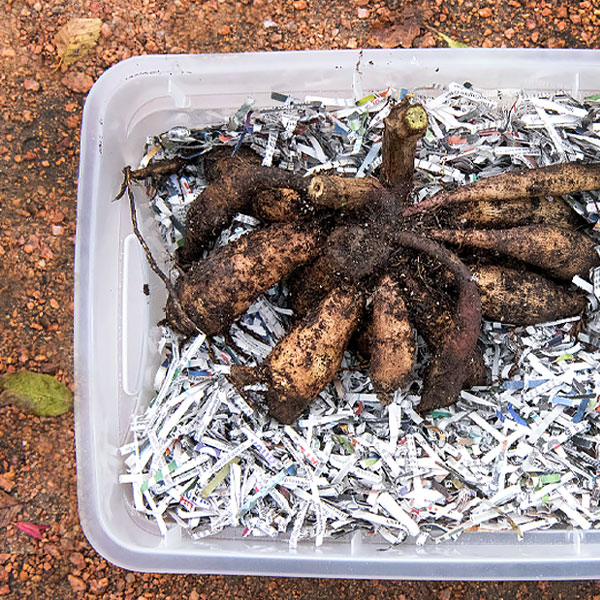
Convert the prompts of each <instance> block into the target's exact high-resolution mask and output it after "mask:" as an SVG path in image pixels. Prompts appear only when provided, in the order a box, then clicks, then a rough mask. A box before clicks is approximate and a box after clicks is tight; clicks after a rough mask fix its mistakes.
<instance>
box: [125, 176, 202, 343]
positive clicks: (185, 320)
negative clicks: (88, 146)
mask: <svg viewBox="0 0 600 600" xmlns="http://www.w3.org/2000/svg"><path fill="white" fill-rule="evenodd" d="M125 192H127V198H128V199H129V209H130V212H131V224H132V226H133V233H134V234H135V237H136V238H137V240H138V242H139V243H140V245H141V246H142V249H143V250H144V254H145V255H146V260H147V261H148V264H149V265H150V268H151V269H152V270H153V271H154V272H155V273H156V274H157V275H158V276H159V277H160V279H161V280H162V282H163V283H164V284H165V287H166V288H167V291H168V292H169V296H170V297H171V301H172V303H173V306H174V307H175V312H176V313H177V317H178V318H179V319H181V322H182V325H183V326H184V327H185V328H186V330H190V331H195V332H197V333H202V332H201V330H200V329H199V328H198V326H197V325H196V324H195V323H194V322H193V321H192V320H191V319H190V318H189V317H188V315H187V314H186V312H185V311H184V310H183V308H182V306H181V304H180V303H179V298H178V295H177V292H176V290H175V287H174V286H173V284H172V283H171V280H170V279H169V278H168V277H167V275H165V274H164V273H163V272H162V270H161V268H160V267H159V266H158V263H157V262H156V260H155V259H154V256H152V252H151V251H150V248H149V247H148V244H147V243H146V240H145V239H144V237H143V236H142V234H141V232H140V230H139V227H138V221H137V213H136V210H135V198H134V195H133V190H132V189H131V168H130V167H125V168H124V169H123V182H122V184H121V189H120V190H119V194H118V195H117V196H116V198H115V200H118V199H120V198H122V197H123V195H124V193H125Z"/></svg>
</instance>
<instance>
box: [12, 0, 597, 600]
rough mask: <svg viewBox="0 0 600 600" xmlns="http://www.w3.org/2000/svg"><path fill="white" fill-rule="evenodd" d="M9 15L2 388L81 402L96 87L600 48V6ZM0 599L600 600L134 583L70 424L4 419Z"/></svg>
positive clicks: (191, 6)
mask: <svg viewBox="0 0 600 600" xmlns="http://www.w3.org/2000/svg"><path fill="white" fill-rule="evenodd" d="M0 7H1V8H2V12H3V19H2V20H1V21H0V105H1V106H2V119H1V122H2V130H1V133H2V135H0V257H1V258H0V261H1V264H2V269H3V274H2V277H1V278H0V306H2V307H3V308H4V310H3V311H2V313H1V314H0V373H5V372H12V371H18V370H20V369H23V368H27V369H31V370H34V371H41V372H45V373H50V374H52V375H55V376H56V377H57V378H58V379H60V380H61V381H64V382H65V383H67V385H69V386H71V387H72V385H73V369H72V333H73V330H72V311H73V301H72V291H73V244H74V235H75V208H76V185H77V168H78V158H79V156H78V154H79V151H78V147H79V126H80V118H81V110H82V107H83V103H84V99H85V93H86V92H87V90H88V89H89V87H90V86H91V84H92V83H93V81H94V80H95V79H96V78H97V77H98V76H99V75H100V74H101V73H102V72H103V71H104V70H105V69H106V68H108V67H109V66H111V65H112V64H114V63H116V62H118V61H119V60H122V59H124V58H127V57H129V56H133V55H136V54H149V53H165V52H170V53H178V52H192V53H196V52H235V51H248V50H301V49H309V48H310V49H314V48H360V47H370V46H374V45H383V46H394V45H404V46H405V47H410V46H413V47H428V46H436V45H438V46H445V42H442V41H440V40H439V38H438V37H437V36H436V35H435V33H434V32H432V29H433V30H438V31H441V32H443V33H445V34H446V35H448V36H450V37H451V38H453V39H454V40H457V41H460V42H463V43H465V44H468V45H471V46H485V47H550V48H561V47H567V48H598V47H599V35H600V29H599V28H598V22H599V20H600V2H598V1H594V2H590V1H583V2H575V1H572V2H559V1H557V2H551V1H548V2H545V1H544V0H541V1H539V2H528V1H524V0H522V1H515V0H510V1H507V2H504V3H502V4H498V3H496V2H491V1H490V2H483V1H482V2H474V1H469V0H450V1H444V0H424V1H421V2H419V3H410V2H401V1H399V0H389V1H387V2H385V1H384V2H374V1H370V0H355V1H354V0H343V1H339V2H328V1H327V0H295V1H290V0H254V1H252V0H242V1H241V2H233V1H228V0H224V1H221V0H219V1H217V0H208V1H206V2H190V1H188V0H172V1H171V2H168V3H163V2H154V1H153V0H129V1H128V2H124V1H123V0H109V1H106V2H99V1H92V2H83V1H82V0H60V1H59V0H50V1H47V2H39V1H38V2H36V1H35V0H27V1H25V2H23V1H19V0H16V1H12V0H3V1H2V2H1V3H0ZM73 17H98V18H100V19H101V20H102V29H101V36H100V39H99V42H98V45H97V47H96V48H95V49H94V50H93V51H92V52H91V53H90V54H89V55H87V56H85V57H84V58H82V59H80V60H79V61H77V62H76V63H74V64H73V65H72V66H71V67H70V68H69V69H68V70H67V71H63V70H61V69H60V68H58V67H59V65H58V58H57V54H56V48H55V45H54V38H55V36H56V33H57V32H58V30H59V29H60V28H61V27H62V26H63V25H64V24H65V23H67V22H68V21H69V20H70V19H72V18H73ZM265 22H272V23H274V25H272V26H269V27H265ZM15 502H16V503H15ZM16 521H31V522H34V523H42V524H45V525H48V526H49V528H48V529H47V531H46V532H45V533H44V535H43V537H42V539H41V540H40V541H36V540H34V539H33V538H32V537H29V536H27V535H25V534H24V533H22V532H21V531H19V530H18V529H17V528H16V527H15V526H14V525H12V524H11V523H14V522H16ZM0 596H1V597H5V598H38V599H40V600H41V599H43V598H61V599H68V598H96V597H99V598H107V599H114V600H117V599H119V600H120V599H138V600H139V599H141V598H145V599H147V600H149V599H150V598H157V599H167V598H171V599H173V600H175V599H186V600H187V599H190V600H198V599H199V598H219V597H222V598H271V599H273V600H275V599H277V598H321V597H336V598H339V599H340V600H342V599H345V598H369V599H371V598H372V599H374V598H378V599H383V598H396V599H398V600H401V599H404V598H443V599H449V598H458V597H460V598H468V599H475V598H477V599H479V598H483V597H494V598H498V599H502V598H504V599H509V598H553V599H555V598H570V599H575V598H594V599H600V586H599V585H597V584H595V583H592V582H583V583H576V582H562V583H546V582H533V583H519V582H516V583H444V582H439V583H414V582H380V581H353V580H349V581H342V580H316V579H303V580H298V579H288V578H269V577H223V576H183V575H176V576H170V575H153V574H137V573H129V572H127V571H124V570H122V569H119V568H117V567H114V566H112V565H111V564H109V563H107V562H106V561H105V560H104V559H102V558H101V557H100V556H99V555H98V554H96V552H95V551H94V550H93V549H92V548H91V547H90V545H89V544H88V543H87V541H86V540H85V538H84V536H83V534H82V532H81V529H80V526H79V521H78V516H77V504H76V478H75V457H74V439H73V420H72V415H65V416H63V417H59V418H54V419H48V418H42V419H40V418H37V417H34V416H31V415H28V414H23V413H20V412H19V411H18V410H16V409H14V408H12V407H10V406H5V407H1V408H0Z"/></svg>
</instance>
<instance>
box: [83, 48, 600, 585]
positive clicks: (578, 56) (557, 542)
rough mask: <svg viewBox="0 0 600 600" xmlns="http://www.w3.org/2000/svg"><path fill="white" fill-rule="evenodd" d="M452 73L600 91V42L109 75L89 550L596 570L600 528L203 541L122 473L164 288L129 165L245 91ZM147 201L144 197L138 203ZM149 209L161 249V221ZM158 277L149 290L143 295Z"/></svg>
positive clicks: (87, 254) (86, 131)
mask: <svg viewBox="0 0 600 600" xmlns="http://www.w3.org/2000/svg"><path fill="white" fill-rule="evenodd" d="M357 76H358V77H359V78H360V82H361V85H362V88H363V89H364V90H365V92H366V91H368V90H373V89H383V88H385V87H386V86H387V85H388V84H393V85H395V86H396V87H404V88H408V89H411V88H413V87H415V86H422V85H428V84H432V83H436V82H437V83H449V82H451V81H458V82H461V83H462V82H465V81H470V82H472V83H473V84H474V85H476V86H478V87H486V88H524V89H530V90H554V89H561V90H565V91H568V92H570V93H571V94H573V95H574V96H575V97H582V96H586V95H588V94H590V93H593V92H596V91H598V90H599V89H600V51H595V50H508V49H507V50H504V49H502V50H500V49H460V50H450V49H448V50H443V49H424V50H365V51H355V50H344V51H311V52H273V53H257V54H218V55H193V56H191V55H183V56H144V57H139V58H132V59H129V60H127V61H124V62H122V63H120V64H118V65H116V66H114V67H112V68H111V69H109V70H108V71H107V72H106V73H104V74H103V75H102V76H101V77H100V79H99V80H98V81H97V82H96V84H95V85H94V87H93V88H92V90H91V91H90V93H89V96H88V98H87V102H86V105H85V110H84V113H83V125H82V132H81V163H80V173H79V190H78V214H77V241H76V260H75V381H76V394H75V399H76V401H75V428H76V446H77V480H78V494H79V514H80V518H81V523H82V526H83V530H84V532H85V534H86V536H87V538H88V540H89V541H90V543H91V544H92V546H94V548H95V549H96V550H97V551H98V552H99V553H100V554H102V555H103V556H104V557H105V558H106V559H108V560H109V561H111V562H113V563H115V564H117V565H120V566H122V567H125V568H128V569H133V570H138V571H154V572H165V571H166V572H169V571H170V572H188V573H230V574H254V575H296V576H311V577H317V576H318V577H355V578H359V577H363V578H397V579H576V578H586V579H587V578H596V577H599V576H600V531H586V532H584V531H577V530H570V529H565V530H560V531H546V532H538V533H529V534H527V535H526V536H525V539H524V541H522V542H518V541H517V539H516V536H515V535H514V534H506V533H504V534H500V533H470V534H463V536H461V538H459V540H458V541H457V542H455V543H446V544H439V545H435V544H429V545H425V546H424V547H417V546H416V545H414V544H410V543H406V544H403V545H401V546H398V547H396V548H393V549H390V550H388V551H387V552H380V551H379V549H380V548H381V547H382V544H381V543H374V542H373V541H370V540H369V536H368V535H366V534H361V533H356V534H355V535H354V536H353V537H352V539H351V540H345V541H326V542H325V543H324V544H323V545H322V546H321V547H319V548H315V546H314V544H313V543H310V542H307V543H301V544H299V546H298V548H297V549H296V550H289V549H288V545H287V543H286V541H284V540H277V539H275V540H272V539H263V538H243V537H242V536H241V534H240V533H239V532H236V531H230V532H225V533H224V534H222V535H220V536H218V537H214V538H207V539H204V540H201V541H197V542H193V541H192V540H191V539H190V538H188V537H187V536H186V535H185V534H182V533H180V531H179V528H177V527H175V528H173V529H172V530H170V531H169V533H168V534H167V536H166V537H163V536H161V535H160V534H159V532H158V529H157V528H155V527H154V526H153V525H152V523H150V522H148V521H146V520H145V519H144V518H142V517H141V516H140V515H138V514H135V513H134V511H133V510H132V508H131V503H130V497H129V496H128V492H127V490H128V486H124V485H120V484H119V483H118V476H119V473H120V472H121V471H122V461H121V458H120V457H119V455H118V452H117V448H118V447H119V446H120V445H121V444H122V443H124V441H125V437H126V435H127V428H128V423H129V418H130V415H131V414H132V412H133V411H134V410H135V407H136V404H137V403H138V402H147V401H148V400H149V398H150V396H151V389H152V386H151V382H152V377H153V373H154V371H155V369H156V366H157V363H158V355H157V351H156V339H157V328H156V323H157V322H158V321H159V320H160V319H161V318H162V314H163V306H164V302H165V299H166V294H165V292H164V288H163V286H162V284H161V282H160V280H159V279H158V278H157V277H156V276H155V275H154V274H153V273H152V272H151V270H150V269H149V267H148V266H147V264H146V262H145V258H144V256H143V253H142V251H141V249H140V246H139V244H138V242H137V240H136V239H135V238H134V237H133V234H132V228H131V222H130V216H129V208H128V204H127V202H126V201H120V202H111V200H112V199H113V198H114V196H115V195H116V194H117V192H118V190H119V187H120V183H121V177H122V174H121V169H122V168H123V166H124V165H128V164H130V165H136V164H137V162H138V161H139V159H140V156H141V152H142V149H143V146H144V142H145V139H146V137H147V136H148V135H154V134H158V133H160V132H162V131H164V130H166V129H168V128H170V127H174V126H176V125H184V126H199V125H205V124H209V123H215V122H219V121H222V120H223V117H227V116H230V115H231V114H232V113H233V112H234V111H235V110H236V109H237V108H238V107H239V106H240V105H241V104H242V103H243V101H244V100H245V99H246V98H247V97H248V96H252V97H254V98H255V99H256V103H257V105H258V106H267V105H270V104H271V101H270V94H271V92H272V91H278V92H285V93H289V94H292V95H295V96H298V97H303V96H304V95H305V94H307V93H314V94H322V95H328V96H338V97H339V96H350V95H351V94H352V83H353V78H356V77H357ZM141 199H142V194H141V193H139V195H138V200H141ZM139 204H140V205H141V206H140V208H139V209H138V211H139V220H140V224H141V227H142V229H143V231H144V235H145V236H146V237H148V238H149V239H150V243H151V244H152V246H153V248H154V249H155V254H158V257H159V258H160V255H161V253H160V250H159V248H160V246H159V244H158V241H157V239H156V237H157V236H156V234H154V235H153V228H152V217H151V215H150V214H149V211H148V210H147V209H146V210H144V206H143V202H141V203H139ZM144 284H149V287H150V295H149V296H146V295H145V294H144V292H143V286H144Z"/></svg>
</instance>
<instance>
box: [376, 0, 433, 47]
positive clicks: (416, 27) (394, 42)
mask: <svg viewBox="0 0 600 600" xmlns="http://www.w3.org/2000/svg"><path fill="white" fill-rule="evenodd" d="M429 17H430V13H429V11H422V10H419V9H418V8H416V7H413V6H407V7H406V8H405V9H404V10H403V11H402V13H400V14H399V15H398V16H397V17H396V19H395V20H394V21H393V22H392V23H391V24H389V25H381V24H379V25H376V26H375V27H373V28H372V29H371V31H370V32H369V45H370V46H374V47H379V48H397V47H398V46H402V47H403V48H411V47H412V44H413V41H414V39H415V38H416V37H417V36H418V35H419V34H420V33H421V27H422V26H423V22H424V21H425V20H426V19H427V18H429Z"/></svg>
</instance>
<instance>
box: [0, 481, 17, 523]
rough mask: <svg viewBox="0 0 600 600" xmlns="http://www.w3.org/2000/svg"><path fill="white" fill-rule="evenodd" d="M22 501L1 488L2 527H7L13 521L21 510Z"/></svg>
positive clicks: (0, 509) (0, 511) (0, 514)
mask: <svg viewBox="0 0 600 600" xmlns="http://www.w3.org/2000/svg"><path fill="white" fill-rule="evenodd" d="M20 507H21V505H20V503H19V502H18V501H17V500H15V499H14V498H13V497H12V496H11V495H10V494H7V493H6V492H3V491H2V490H0V527H6V526H7V525H8V524H9V523H12V521H13V519H14V518H15V517H16V516H17V514H18V513H19V510H20Z"/></svg>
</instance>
